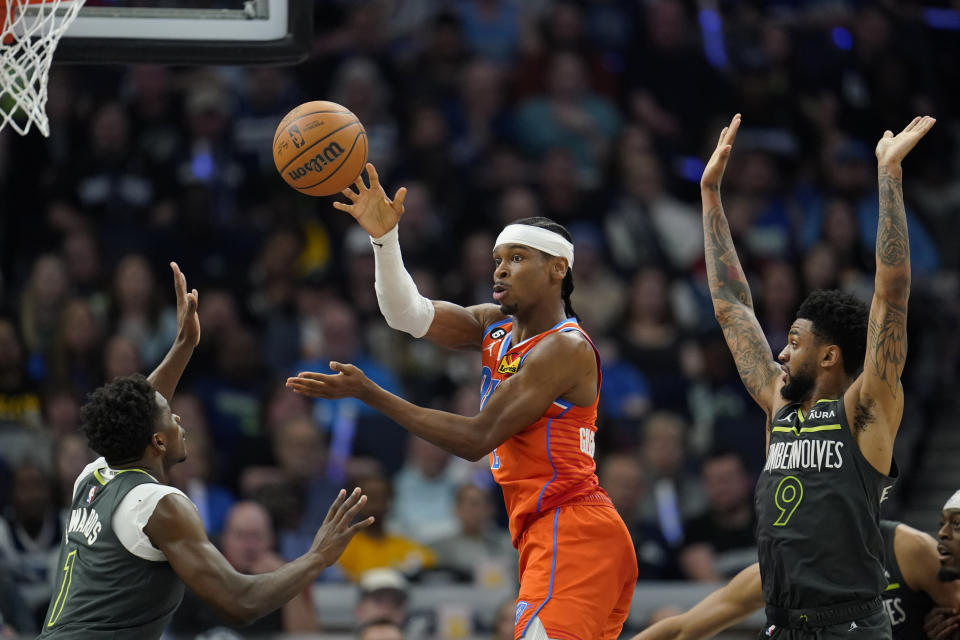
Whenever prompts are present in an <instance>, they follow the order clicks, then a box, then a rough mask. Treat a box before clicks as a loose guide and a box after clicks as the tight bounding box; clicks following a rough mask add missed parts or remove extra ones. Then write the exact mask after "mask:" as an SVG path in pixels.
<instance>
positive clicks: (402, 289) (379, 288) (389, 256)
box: [370, 225, 435, 338]
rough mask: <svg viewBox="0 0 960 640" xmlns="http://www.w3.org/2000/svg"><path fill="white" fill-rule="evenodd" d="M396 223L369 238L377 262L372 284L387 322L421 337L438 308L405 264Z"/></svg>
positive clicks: (394, 327)
mask: <svg viewBox="0 0 960 640" xmlns="http://www.w3.org/2000/svg"><path fill="white" fill-rule="evenodd" d="M397 226H399V225H397ZM397 226H395V227H394V228H393V229H390V231H387V232H386V233H385V234H383V235H382V236H380V237H379V238H370V243H371V244H372V245H373V258H374V265H375V267H374V273H375V280H374V284H373V286H374V289H375V290H376V292H377V303H379V305H380V313H382V314H383V317H384V318H385V319H386V321H387V324H388V325H389V326H390V327H391V328H393V329H397V330H398V331H406V332H407V333H409V334H410V335H412V336H413V337H414V338H422V337H423V336H425V335H426V334H427V331H429V330H430V325H431V324H433V315H434V313H435V310H434V308H433V303H432V302H431V301H430V300H428V299H427V298H424V297H423V296H422V295H420V292H419V291H417V285H416V284H415V283H414V282H413V278H411V277H410V274H409V273H407V270H406V268H404V266H403V256H401V255H400V242H399V240H398V237H399V236H398V233H397Z"/></svg>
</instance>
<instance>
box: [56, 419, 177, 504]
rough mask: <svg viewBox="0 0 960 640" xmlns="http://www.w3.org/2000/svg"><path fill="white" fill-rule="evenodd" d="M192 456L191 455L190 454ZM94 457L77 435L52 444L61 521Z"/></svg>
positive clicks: (62, 436)
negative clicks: (79, 480)
mask: <svg viewBox="0 0 960 640" xmlns="http://www.w3.org/2000/svg"><path fill="white" fill-rule="evenodd" d="M191 455H192V453H191ZM94 459H95V456H94V455H93V454H92V453H91V451H90V449H89V448H88V447H87V441H86V439H85V438H84V437H83V436H81V435H80V434H79V433H67V434H63V435H61V436H60V437H59V438H57V440H56V441H55V442H54V446H53V463H54V465H55V471H56V477H57V495H58V500H57V506H58V508H59V509H60V514H61V520H63V519H65V518H66V516H67V515H69V512H70V505H71V503H72V502H73V484H74V482H76V479H77V478H78V477H79V476H80V472H82V471H83V468H84V467H85V466H87V465H88V464H90V463H91V462H93V461H94Z"/></svg>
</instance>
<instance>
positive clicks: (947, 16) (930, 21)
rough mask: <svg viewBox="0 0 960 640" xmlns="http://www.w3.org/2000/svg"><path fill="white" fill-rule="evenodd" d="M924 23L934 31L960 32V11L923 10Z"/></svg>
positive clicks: (932, 8)
mask: <svg viewBox="0 0 960 640" xmlns="http://www.w3.org/2000/svg"><path fill="white" fill-rule="evenodd" d="M923 21H924V22H926V23H927V26H929V27H931V28H933V29H944V30H947V31H960V11H957V10H955V9H941V8H939V7H928V8H926V9H924V10H923Z"/></svg>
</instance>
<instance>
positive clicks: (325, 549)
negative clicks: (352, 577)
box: [310, 487, 373, 566]
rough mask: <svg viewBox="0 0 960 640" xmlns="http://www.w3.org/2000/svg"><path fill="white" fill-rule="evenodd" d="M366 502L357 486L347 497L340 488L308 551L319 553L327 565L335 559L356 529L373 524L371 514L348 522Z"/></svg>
mask: <svg viewBox="0 0 960 640" xmlns="http://www.w3.org/2000/svg"><path fill="white" fill-rule="evenodd" d="M366 502H367V496H365V495H361V493H360V489H359V487H358V488H356V489H354V490H353V492H352V493H351V494H350V495H349V497H348V496H347V492H346V491H344V490H343V489H341V490H340V493H339V494H338V495H337V498H336V500H334V501H333V504H332V505H330V509H329V510H328V511H327V517H326V518H324V519H323V524H322V525H320V529H319V530H318V531H317V535H316V536H315V537H314V539H313V544H312V545H311V546H310V551H311V552H312V553H319V554H320V555H321V557H322V558H323V561H324V563H326V565H327V566H330V565H332V564H333V563H334V562H336V561H337V559H338V558H339V557H340V556H341V555H342V554H343V550H344V549H346V548H347V544H349V542H350V541H351V540H352V539H353V536H354V535H356V533H357V531H360V530H361V529H366V528H367V527H369V526H370V525H371V524H373V516H370V517H369V518H366V519H364V520H361V521H360V522H357V523H356V524H350V523H351V522H352V521H353V519H354V518H355V517H356V516H357V513H359V511H360V509H361V508H362V507H363V505H364V504H366Z"/></svg>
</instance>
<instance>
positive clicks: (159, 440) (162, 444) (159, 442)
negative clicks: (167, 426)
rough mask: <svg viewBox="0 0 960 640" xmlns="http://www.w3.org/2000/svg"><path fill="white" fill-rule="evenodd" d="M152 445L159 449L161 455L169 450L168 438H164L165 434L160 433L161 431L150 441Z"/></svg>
mask: <svg viewBox="0 0 960 640" xmlns="http://www.w3.org/2000/svg"><path fill="white" fill-rule="evenodd" d="M150 444H152V445H153V446H155V447H156V448H157V449H159V450H160V452H161V453H163V452H165V451H166V450H167V440H166V438H164V437H163V434H162V433H160V432H159V431H157V432H155V433H154V434H153V438H152V439H151V440H150Z"/></svg>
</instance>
